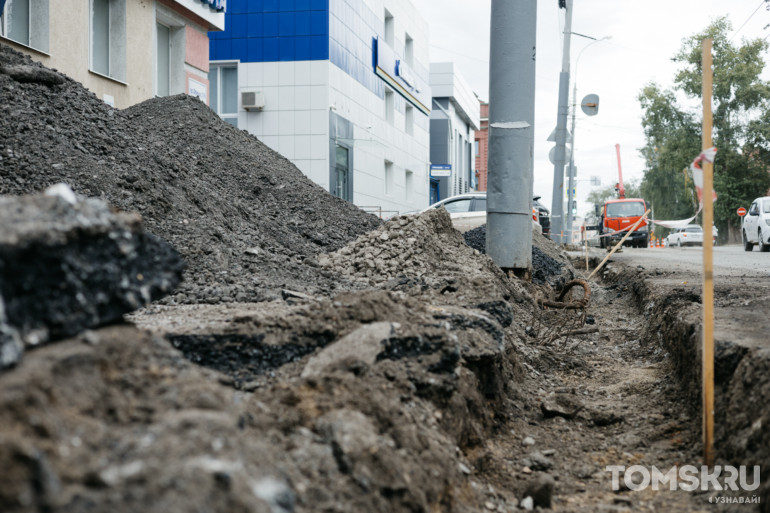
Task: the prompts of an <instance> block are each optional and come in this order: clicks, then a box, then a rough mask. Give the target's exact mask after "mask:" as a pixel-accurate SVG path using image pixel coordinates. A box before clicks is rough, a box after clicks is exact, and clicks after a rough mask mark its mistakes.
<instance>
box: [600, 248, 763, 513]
mask: <svg viewBox="0 0 770 513" xmlns="http://www.w3.org/2000/svg"><path fill="white" fill-rule="evenodd" d="M592 263H593V265H596V263H598V260H597V259H594V261H593V262H592ZM653 278H654V277H652V276H650V275H645V274H642V273H640V272H639V271H638V270H631V269H628V268H624V267H623V266H620V265H611V266H609V269H608V270H607V271H605V272H604V273H603V280H604V281H605V282H606V283H610V284H613V285H614V286H618V287H623V288H626V289H628V290H629V291H631V292H632V297H633V301H634V304H635V305H636V307H637V308H638V309H639V310H640V311H642V312H644V320H643V326H644V331H643V333H644V336H643V337H642V342H643V343H644V344H645V345H647V346H648V347H653V348H661V349H663V350H665V351H666V352H667V354H668V355H669V359H670V363H671V371H672V375H673V377H674V379H675V380H676V385H677V386H676V389H675V393H676V394H677V396H678V398H679V400H680V401H681V404H682V405H683V407H684V408H686V409H687V410H688V411H689V413H690V415H691V416H692V417H693V418H696V419H699V418H700V416H701V387H702V383H701V379H702V378H701V364H700V361H701V350H702V338H701V337H702V331H701V330H702V328H701V319H702V305H701V297H700V295H699V294H697V293H696V292H694V291H693V290H691V289H688V288H684V287H671V286H663V285H658V284H656V283H655V280H654V279H653ZM732 292H734V291H733V290H732V289H731V288H730V287H728V288H727V289H726V290H725V291H722V292H720V291H719V290H718V291H717V302H719V301H720V298H719V296H720V293H722V294H726V295H727V296H731V295H734V294H732ZM728 299H729V298H728ZM717 306H719V305H717ZM714 386H715V418H714V425H715V435H714V436H715V440H714V448H715V454H716V462H715V463H716V465H732V466H736V467H737V466H739V465H746V466H748V467H749V468H750V469H751V468H753V467H754V466H755V465H759V466H760V467H761V474H760V475H761V478H760V479H761V483H762V484H761V486H760V488H759V489H758V490H756V491H753V492H731V491H729V490H725V491H724V492H720V493H717V494H716V495H715V497H714V500H727V501H730V500H738V499H741V496H744V497H746V496H748V497H751V498H752V500H753V501H755V503H752V505H751V506H749V505H742V504H741V505H740V506H737V507H740V508H741V511H746V510H749V511H752V510H755V511H761V512H763V513H766V512H768V511H770V430H768V426H770V410H768V409H767V408H764V405H766V404H768V401H770V350H767V349H763V348H755V347H747V346H746V345H744V344H742V343H740V342H736V341H731V340H724V339H721V340H720V339H719V338H717V339H716V340H715V347H714ZM694 429H696V430H697V432H700V425H695V426H694ZM695 442H696V445H697V446H698V447H702V445H700V444H701V441H700V440H696V441H695ZM699 450H700V449H699ZM696 461H697V462H698V463H700V461H701V459H700V458H698V459H697V460H696ZM749 482H751V480H749ZM717 497H719V499H717ZM733 507H736V506H733ZM751 508H754V509H751ZM728 509H729V508H728Z"/></svg>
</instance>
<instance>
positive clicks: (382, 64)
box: [372, 38, 430, 115]
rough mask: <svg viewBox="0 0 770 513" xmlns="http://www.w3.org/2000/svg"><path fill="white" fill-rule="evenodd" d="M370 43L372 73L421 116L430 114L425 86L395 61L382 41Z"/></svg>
mask: <svg viewBox="0 0 770 513" xmlns="http://www.w3.org/2000/svg"><path fill="white" fill-rule="evenodd" d="M372 42H373V45H372V54H373V55H372V60H373V61H374V73H375V74H376V75H377V76H378V77H380V78H381V79H383V80H384V81H385V82H386V83H387V84H388V85H390V86H391V87H392V88H393V89H394V90H396V91H397V92H398V93H399V94H400V95H401V96H403V97H404V98H405V99H406V101H408V102H409V103H411V104H412V105H414V106H415V107H417V109H419V110H420V111H421V112H422V113H423V114H426V115H428V114H430V95H428V94H426V91H427V90H428V87H427V84H425V83H423V82H422V81H421V80H419V79H418V78H417V77H415V76H414V74H413V73H412V72H411V70H409V68H408V67H407V65H406V63H404V62H403V61H401V60H400V59H397V58H396V52H395V51H393V49H392V48H391V47H390V46H388V45H387V44H386V43H385V42H384V41H382V40H381V39H379V38H374V39H373V41H372Z"/></svg>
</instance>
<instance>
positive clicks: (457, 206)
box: [442, 198, 471, 214]
mask: <svg viewBox="0 0 770 513" xmlns="http://www.w3.org/2000/svg"><path fill="white" fill-rule="evenodd" d="M442 206H443V207H444V208H445V209H446V211H447V212H449V213H450V214H457V213H460V212H470V210H471V200H470V198H468V199H460V200H455V201H449V202H447V203H444V204H443V205H442Z"/></svg>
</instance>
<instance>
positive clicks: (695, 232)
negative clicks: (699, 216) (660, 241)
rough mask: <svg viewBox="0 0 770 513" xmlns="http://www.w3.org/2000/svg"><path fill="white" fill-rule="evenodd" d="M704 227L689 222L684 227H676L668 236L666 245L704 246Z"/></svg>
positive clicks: (679, 246)
mask: <svg viewBox="0 0 770 513" xmlns="http://www.w3.org/2000/svg"><path fill="white" fill-rule="evenodd" d="M702 245H703V228H701V227H700V226H698V225H697V224H688V225H687V226H685V227H684V228H676V229H675V230H674V231H673V232H671V233H669V234H668V237H666V247H671V246H676V247H678V248H681V247H682V246H702Z"/></svg>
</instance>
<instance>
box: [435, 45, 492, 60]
mask: <svg viewBox="0 0 770 513" xmlns="http://www.w3.org/2000/svg"><path fill="white" fill-rule="evenodd" d="M430 47H431V48H438V49H439V50H444V51H445V52H451V53H453V54H455V55H459V56H460V57H465V58H466V59H471V60H474V61H479V62H483V63H484V64H489V59H479V58H478V57H471V56H470V55H465V54H462V53H460V52H456V51H454V50H450V49H449V48H444V47H443V46H439V45H430Z"/></svg>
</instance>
